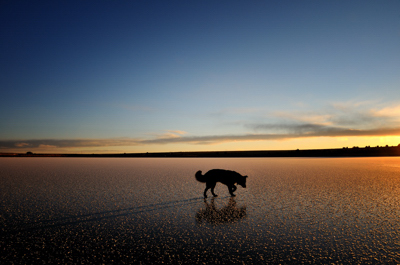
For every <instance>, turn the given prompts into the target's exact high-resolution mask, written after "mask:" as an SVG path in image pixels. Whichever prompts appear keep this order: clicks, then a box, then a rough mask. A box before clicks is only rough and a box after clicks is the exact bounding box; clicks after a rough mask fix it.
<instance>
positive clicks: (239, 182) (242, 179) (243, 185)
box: [237, 176, 247, 188]
mask: <svg viewBox="0 0 400 265" xmlns="http://www.w3.org/2000/svg"><path fill="white" fill-rule="evenodd" d="M246 179H247V176H243V177H241V178H240V180H239V181H238V183H237V184H238V185H240V186H242V187H243V188H246Z"/></svg>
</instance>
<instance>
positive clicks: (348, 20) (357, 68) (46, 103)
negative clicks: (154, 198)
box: [0, 0, 400, 153]
mask: <svg viewBox="0 0 400 265" xmlns="http://www.w3.org/2000/svg"><path fill="white" fill-rule="evenodd" d="M399 10H400V1H307V0H306V1H203V0H202V1H2V3H1V4H0V32H1V38H0V67H1V68H0V87H1V90H0V91H1V92H0V152H27V151H32V152H38V153H40V152H51V153H62V152H65V153H74V152H83V153H113V152H117V153H121V152H127V153H129V152H157V151H168V152H169V151H205V150H256V149H258V150H260V149H270V150H279V149H297V148H300V149H315V148H341V147H344V146H349V147H352V146H365V145H371V146H376V145H379V146H381V145H386V144H388V145H398V144H399V143H400V123H399V122H400V15H399V14H400V13H399Z"/></svg>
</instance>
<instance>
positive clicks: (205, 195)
mask: <svg viewBox="0 0 400 265" xmlns="http://www.w3.org/2000/svg"><path fill="white" fill-rule="evenodd" d="M209 188H210V187H208V186H206V189H205V190H204V198H207V191H208V189H209Z"/></svg>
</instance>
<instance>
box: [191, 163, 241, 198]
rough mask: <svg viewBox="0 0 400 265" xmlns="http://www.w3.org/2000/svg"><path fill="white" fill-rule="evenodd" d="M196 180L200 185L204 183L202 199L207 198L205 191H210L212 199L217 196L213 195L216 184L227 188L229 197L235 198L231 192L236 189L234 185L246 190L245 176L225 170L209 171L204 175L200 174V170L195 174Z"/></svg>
mask: <svg viewBox="0 0 400 265" xmlns="http://www.w3.org/2000/svg"><path fill="white" fill-rule="evenodd" d="M195 176H196V180H197V181H199V182H202V183H206V189H205V190H204V198H207V191H208V190H209V189H211V193H212V195H213V196H214V197H217V196H218V195H217V194H215V193H214V188H215V185H217V182H221V183H222V184H225V185H226V186H228V190H229V193H230V194H231V196H236V195H235V194H233V192H234V191H235V190H236V189H237V187H236V186H235V184H239V185H240V186H242V187H243V188H246V179H247V176H242V175H240V174H239V173H237V172H236V171H231V170H225V169H211V170H210V171H208V172H207V173H206V174H204V175H203V174H202V173H201V170H199V171H197V172H196V175H195Z"/></svg>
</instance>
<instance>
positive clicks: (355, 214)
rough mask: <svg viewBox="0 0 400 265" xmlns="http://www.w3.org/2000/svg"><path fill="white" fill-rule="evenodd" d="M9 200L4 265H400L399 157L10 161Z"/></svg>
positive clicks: (2, 168)
mask: <svg viewBox="0 0 400 265" xmlns="http://www.w3.org/2000/svg"><path fill="white" fill-rule="evenodd" d="M213 168H223V169H229V170H235V171H237V172H239V173H241V174H242V175H248V176H249V177H248V179H247V188H246V189H244V188H242V187H241V186H238V189H237V191H236V192H235V193H236V195H237V196H236V197H230V196H228V195H229V193H228V189H227V187H226V186H224V185H222V184H220V183H218V184H217V187H216V189H215V191H216V193H217V194H219V196H218V197H216V198H215V199H213V198H211V194H210V193H209V195H210V196H209V198H207V200H206V201H205V200H204V199H203V198H202V193H203V190H204V188H205V184H204V183H199V182H197V181H196V180H195V177H194V174H195V173H196V171H197V170H202V171H203V173H205V172H207V171H208V170H210V169H213ZM0 191H1V192H0V252H1V255H0V263H1V264H33V263H40V264H78V263H79V264H80V263H82V264H101V263H104V264H110V263H118V264H160V263H167V264H268V263H273V264H279V263H281V264H290V263H293V264H299V263H308V264H309V263H322V264H328V263H348V264H349V263H359V264H377V263H379V264H383V263H391V264H398V263H400V254H399V253H400V222H399V221H400V158H397V157H382V158H1V159H0Z"/></svg>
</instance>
